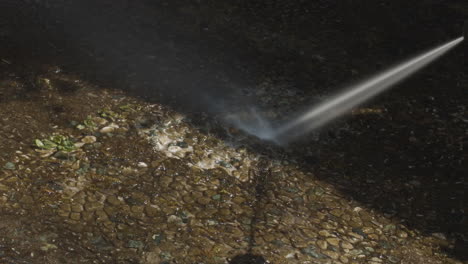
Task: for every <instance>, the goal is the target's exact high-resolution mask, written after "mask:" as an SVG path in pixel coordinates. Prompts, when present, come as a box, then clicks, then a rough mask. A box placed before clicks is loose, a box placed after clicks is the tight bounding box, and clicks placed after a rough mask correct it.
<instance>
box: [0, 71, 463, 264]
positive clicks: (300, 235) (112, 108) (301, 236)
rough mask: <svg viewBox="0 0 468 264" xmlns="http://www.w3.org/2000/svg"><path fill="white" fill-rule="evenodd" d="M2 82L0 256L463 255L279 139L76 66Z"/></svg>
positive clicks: (371, 258) (319, 258)
mask: <svg viewBox="0 0 468 264" xmlns="http://www.w3.org/2000/svg"><path fill="white" fill-rule="evenodd" d="M0 81H1V82H0V94H1V97H0V148H1V153H0V163H1V164H0V165H1V167H2V168H1V172H0V232H1V233H2V235H1V237H0V260H1V262H2V263H228V262H229V261H231V260H233V259H235V257H236V256H238V257H239V256H241V255H243V254H251V255H256V256H259V257H258V259H262V258H263V259H264V260H265V261H266V262H267V263H334V264H338V263H368V264H378V263H428V264H430V263H461V262H460V261H457V260H456V259H452V258H451V257H450V256H448V255H446V253H444V252H445V251H443V250H442V248H450V247H453V246H454V243H455V241H454V240H453V239H449V238H447V237H446V236H445V235H444V234H442V233H434V234H432V235H426V234H424V233H422V232H420V231H418V229H414V228H411V227H410V226H407V225H405V223H404V222H403V221H401V220H400V219H399V218H398V217H394V215H392V214H387V213H384V212H381V211H376V210H373V209H372V208H369V207H367V206H366V205H364V204H361V203H359V202H357V201H355V200H353V199H352V198H350V196H349V195H347V194H345V193H343V192H342V191H340V190H339V188H337V187H336V186H335V185H333V184H331V183H330V182H327V181H324V180H322V179H321V178H320V177H319V175H317V173H318V172H317V171H314V170H311V169H307V167H304V166H302V165H301V164H300V162H299V161H297V160H296V159H295V158H294V156H291V155H289V154H287V153H286V152H284V151H283V150H280V149H276V148H274V147H271V146H266V145H261V144H260V143H258V142H257V141H256V140H255V139H249V138H248V137H247V138H244V139H243V141H242V142H232V141H229V140H221V139H220V138H219V137H218V136H216V134H213V133H211V132H210V131H209V130H207V129H204V128H201V127H199V126H195V125H194V124H193V122H191V121H190V119H189V118H188V117H185V116H183V115H182V114H180V113H176V112H173V111H171V110H170V109H166V108H165V107H163V106H160V105H155V104H148V103H145V102H142V101H138V100H137V99H134V98H130V97H126V96H125V95H124V94H122V93H120V92H117V91H112V90H106V89H97V87H94V86H93V85H91V84H87V83H85V82H83V81H80V80H79V79H77V78H75V77H73V76H70V75H66V74H60V73H53V72H49V73H48V74H45V75H43V76H39V77H37V79H35V80H33V81H34V82H35V84H36V87H38V88H37V89H36V90H34V91H29V90H28V91H26V90H25V89H26V87H27V83H26V81H25V80H24V79H22V78H19V77H17V76H15V75H14V74H12V73H10V74H4V75H3V76H2V80H0ZM64 87H66V88H67V89H64ZM363 112H365V110H363ZM224 132H225V134H227V135H228V136H231V138H240V137H241V136H242V133H241V132H239V131H236V130H235V129H232V128H230V129H227V130H226V131H224ZM249 142H250V143H249ZM258 144H260V147H256V146H259V145H258ZM323 162H326V161H323ZM410 184H411V183H410ZM413 184H417V183H413Z"/></svg>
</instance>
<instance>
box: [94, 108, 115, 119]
mask: <svg viewBox="0 0 468 264" xmlns="http://www.w3.org/2000/svg"><path fill="white" fill-rule="evenodd" d="M98 114H99V115H100V116H101V117H103V118H107V119H109V120H111V121H112V122H114V121H115V120H117V119H118V118H120V117H121V116H120V115H119V114H118V113H116V112H114V111H112V110H110V109H109V108H104V109H102V110H100V111H99V112H98Z"/></svg>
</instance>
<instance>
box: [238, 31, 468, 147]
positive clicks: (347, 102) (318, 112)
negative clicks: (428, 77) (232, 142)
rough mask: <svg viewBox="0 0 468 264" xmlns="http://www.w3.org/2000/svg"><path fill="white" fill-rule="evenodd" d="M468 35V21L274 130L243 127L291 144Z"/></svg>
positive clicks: (273, 139) (263, 126) (262, 136)
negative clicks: (458, 31)
mask: <svg viewBox="0 0 468 264" xmlns="http://www.w3.org/2000/svg"><path fill="white" fill-rule="evenodd" d="M466 37H468V22H465V24H464V29H463V36H461V37H458V38H456V39H453V40H451V41H449V42H447V43H445V44H442V45H440V46H437V47H435V48H433V49H430V50H428V51H426V52H424V53H422V54H420V55H417V56H415V57H413V58H411V59H408V60H406V61H404V62H402V63H400V64H398V65H396V66H394V67H392V68H390V69H387V70H385V71H383V72H381V73H378V74H376V75H374V76H372V77H371V78H369V79H367V80H364V81H363V82H361V83H358V84H357V85H354V86H351V87H348V88H347V89H345V90H343V91H341V92H339V93H338V94H336V95H335V96H333V97H332V98H331V99H329V100H327V101H325V102H323V103H321V104H319V105H317V106H314V107H312V108H310V109H309V110H307V111H305V112H303V113H301V114H299V115H298V116H296V117H295V118H293V119H291V121H288V122H285V123H284V124H282V125H280V126H279V127H276V128H274V129H272V127H271V126H270V125H269V124H268V125H265V123H266V122H265V121H264V120H262V122H257V124H255V125H254V126H252V125H245V124H244V126H240V127H241V128H247V129H244V130H246V132H249V133H251V134H254V135H256V136H257V137H259V138H262V139H265V140H270V141H273V142H276V143H278V144H287V143H289V142H291V141H294V140H296V139H298V138H299V137H301V136H304V135H305V134H306V133H308V132H310V131H313V130H315V129H318V128H320V127H322V126H324V125H325V124H327V123H329V122H330V121H332V120H334V119H336V118H337V117H339V116H341V115H343V114H345V113H347V112H349V111H350V110H351V109H353V108H354V107H356V106H358V105H360V104H362V103H364V102H366V101H368V100H369V99H371V98H373V97H375V96H377V95H378V94H380V93H382V92H384V91H386V90H387V89H389V88H390V87H392V86H394V85H395V84H397V83H398V82H400V81H402V80H404V79H405V78H407V77H409V76H410V75H412V74H414V73H415V72H417V71H418V70H420V69H421V68H423V67H425V66H427V65H428V64H429V63H431V62H433V61H434V60H436V59H437V58H439V57H441V56H442V55H444V54H445V53H447V52H448V51H449V50H451V49H452V48H454V47H456V46H457V45H458V44H460V43H461V42H462V41H463V40H464V39H465V38H466Z"/></svg>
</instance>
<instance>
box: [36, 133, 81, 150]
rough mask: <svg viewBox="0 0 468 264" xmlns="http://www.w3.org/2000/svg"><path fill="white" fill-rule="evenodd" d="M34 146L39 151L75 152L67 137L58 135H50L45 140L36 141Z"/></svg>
mask: <svg viewBox="0 0 468 264" xmlns="http://www.w3.org/2000/svg"><path fill="white" fill-rule="evenodd" d="M34 144H35V145H36V147H38V148H40V149H47V150H49V149H55V150H59V151H65V152H70V151H73V150H76V147H75V144H74V143H73V141H71V140H70V138H69V137H67V136H63V135H59V134H55V135H52V136H50V137H49V138H46V139H36V140H35V141H34Z"/></svg>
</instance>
